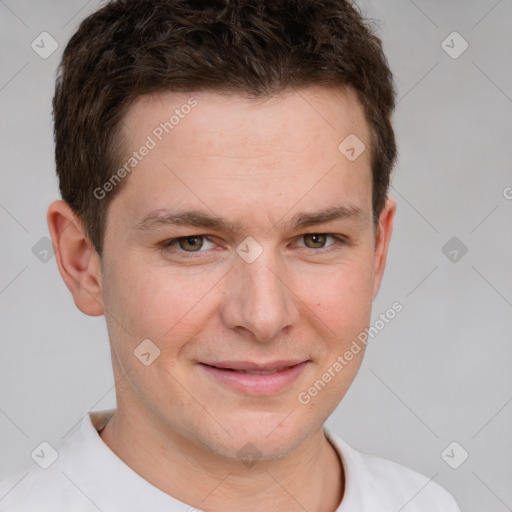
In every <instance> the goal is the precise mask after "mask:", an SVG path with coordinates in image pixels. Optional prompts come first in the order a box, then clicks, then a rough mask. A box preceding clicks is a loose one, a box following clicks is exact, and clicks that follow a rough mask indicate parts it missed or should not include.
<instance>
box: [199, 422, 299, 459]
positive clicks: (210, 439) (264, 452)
mask: <svg viewBox="0 0 512 512" xmlns="http://www.w3.org/2000/svg"><path fill="white" fill-rule="evenodd" d="M292 416H293V414H291V415H290V418H291V417H292ZM285 417H286V414H280V415H277V414H274V415H272V418H273V421H271V422H268V421H262V422H261V423H258V422H257V420H256V418H254V419H253V418H251V421H247V418H246V419H245V421H229V422H228V423H226V424H225V425H224V426H225V428H226V430H228V431H229V434H231V435H229V434H228V433H227V432H225V431H223V430H222V431H221V433H220V435H219V433H218V432H217V433H216V434H215V435H213V436H209V435H206V436H205V437H203V439H202V440H201V444H203V445H204V446H206V447H207V448H208V449H209V450H210V451H212V452H214V453H216V454H218V455H221V456H223V457H227V458H230V459H238V460H241V461H244V460H249V461H250V460H251V459H254V460H260V459H263V460H275V459H280V458H282V457H285V456H287V455H289V454H290V453H292V452H293V451H294V450H296V449H297V448H298V447H299V446H300V445H301V444H302V443H303V442H304V441H305V440H306V438H307V436H308V434H309V431H308V428H307V426H306V428H304V426H302V427H299V425H300V424H301V422H298V421H287V420H285V421H283V419H284V418H285ZM261 419H262V418H261V416H260V420H261ZM270 424H271V426H269V425H270ZM302 425H304V424H302Z"/></svg>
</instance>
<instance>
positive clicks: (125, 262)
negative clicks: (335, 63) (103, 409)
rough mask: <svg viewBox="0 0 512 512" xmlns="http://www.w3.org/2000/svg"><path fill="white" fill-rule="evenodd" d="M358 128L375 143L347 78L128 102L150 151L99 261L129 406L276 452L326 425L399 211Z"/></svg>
mask: <svg viewBox="0 0 512 512" xmlns="http://www.w3.org/2000/svg"><path fill="white" fill-rule="evenodd" d="M191 97H193V100H191V99H190V98H191ZM187 104H188V105H189V106H190V108H188V107H185V105H187ZM175 112H176V116H175V118H174V119H173V120H172V128H169V125H164V126H166V128H167V131H168V132H167V131H166V130H165V129H163V128H162V125H161V123H165V121H169V119H170V116H171V115H172V114H173V113H175ZM178 118H179V121H178ZM349 134H355V135H356V136H357V138H358V139H360V141H362V142H363V143H364V144H365V145H366V147H367V148H369V141H370V132H369V129H368V126H367V123H366V121H365V119H364V114H363V111H362V108H361V107H360V105H359V103H358V101H357V99H356V96H355V95H354V94H353V93H352V92H350V91H345V92H342V91H339V90H338V91H335V90H331V89H325V88H306V89H303V90H301V91H300V92H287V93H286V94H283V95H281V96H279V97H274V98H270V99H269V98H266V99H264V100H247V99H242V98H239V97H232V96H231V97H228V96H223V95H220V94H216V93H198V94H194V95H189V94H184V93H180V94H177V93H172V94H170V93H166V94H159V95H154V96H151V97H144V98H141V99H139V100H138V101H137V102H136V103H135V104H134V105H132V107H131V108H130V110H129V111H128V113H127V115H126V118H125V119H124V123H123V127H122V134H121V135H122V140H123V142H124V146H125V148H126V149H127V161H128V159H129V158H130V157H133V158H135V159H136V160H137V162H136V163H134V161H132V162H131V164H134V165H133V167H132V166H131V164H130V165H129V166H128V167H127V168H129V169H130V173H129V176H127V177H126V178H125V179H126V180H127V181H126V183H124V184H123V185H124V187H123V189H122V190H121V191H120V193H119V194H118V195H116V196H115V198H114V199H113V201H112V203H111V205H110V207H109V212H108V219H107V224H106V231H105V240H104V253H103V256H102V262H101V294H102V302H103V305H104V309H105V316H106V319H107V325H108V330H109V336H110V340H111V346H112V354H113V363H114V371H115V377H116V380H119V379H121V380H120V382H119V383H118V385H117V393H118V409H121V410H124V411H125V412H126V414H132V415H137V417H139V418H144V421H146V422H148V423H149V424H150V425H151V427H152V428H155V429H158V430H159V431H161V432H166V431H167V432H171V431H172V432H174V433H177V434H178V435H180V436H182V438H183V439H185V440H188V441H190V442H192V443H195V445H200V446H203V447H207V448H208V449H209V450H211V451H212V452H214V453H217V454H221V455H223V456H227V457H233V458H234V457H237V453H238V452H239V450H240V449H241V448H242V447H244V446H245V445H246V444H247V443H251V444H252V445H254V446H255V447H256V448H257V449H258V450H259V452H261V454H262V456H263V457H266V458H276V457H281V456H283V455H285V454H287V453H290V452H291V451H293V450H294V449H295V448H297V447H298V446H299V445H300V444H301V443H303V442H304V441H305V440H306V439H307V438H308V436H310V435H311V434H312V433H313V432H315V431H318V430H319V429H320V428H321V426H322V425H323V423H324V421H325V420H326V418H327V417H328V416H329V415H330V414H331V412H332V411H333V410H334V408H335V407H336V405H337V404H338V402H339V401H340V399H341V398H342V397H343V395H344V394H345V392H346V391H347V389H348V387H349V386H350V384H351V382H352V380H353V379H354V377H355V375H356V373H357V370H358V368H359V366H360V364H361V359H362V356H363V353H364V350H360V351H359V352H358V353H357V354H353V358H352V359H351V360H350V361H346V359H345V363H343V364H342V365H341V363H340V362H339V361H340V360H339V356H343V354H344V353H345V352H346V351H347V350H349V349H350V347H351V344H352V342H353V340H355V339H356V338H357V336H358V334H359V333H360V332H362V331H363V330H364V329H365V328H366V327H367V326H368V324H369V321H370V311H371V304H372V300H373V298H374V296H375V294H376V293H377V289H378V286H379V283H380V278H381V275H382V271H383V267H384V262H385V254H386V251H387V244H388V241H389V233H390V231H391V224H392V218H393V213H394V203H391V202H390V201H388V203H387V205H386V208H385V210H384V212H383V214H382V216H381V220H382V223H381V228H380V230H379V229H376V228H375V225H374V223H373V218H372V201H371V196H372V178H371V169H370V154H369V149H366V150H364V151H363V152H362V153H361V154H360V156H359V157H358V158H356V159H355V160H354V159H353V158H351V159H349V158H347V156H346V153H345V154H344V153H343V152H342V151H340V149H339V148H338V146H339V145H340V143H341V142H342V141H343V140H344V139H345V138H346V137H347V136H348V135H349ZM148 137H149V138H148ZM150 139H151V141H152V142H151V141H150ZM144 145H145V146H146V147H149V149H148V151H144V150H140V148H141V147H142V146H144ZM356 150H357V149H356ZM134 151H136V152H137V155H138V156H132V155H133V152H134ZM143 153H144V155H142V154H143ZM349 154H350V156H353V155H352V154H351V153H350V152H349ZM143 340H145V341H143ZM141 342H142V345H141ZM363 348H364V347H363ZM337 361H338V365H336V362H337ZM339 365H341V366H342V368H341V370H340V369H339V368H340V366H339ZM326 372H327V373H330V375H331V378H330V379H327V377H325V374H326ZM123 375H125V377H124V378H122V377H123ZM323 376H324V377H323ZM319 379H320V380H322V383H323V385H318V381H319ZM326 381H327V382H326ZM315 382H316V383H317V386H316V390H317V391H316V393H315V392H314V391H313V392H309V391H308V390H310V389H311V388H312V386H313V387H314V385H315ZM308 398H309V399H308Z"/></svg>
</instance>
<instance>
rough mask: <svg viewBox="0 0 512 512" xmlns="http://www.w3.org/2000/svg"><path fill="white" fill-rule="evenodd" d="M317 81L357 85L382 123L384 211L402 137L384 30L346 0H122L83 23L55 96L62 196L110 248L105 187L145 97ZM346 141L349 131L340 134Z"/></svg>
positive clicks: (368, 111) (376, 143)
mask: <svg viewBox="0 0 512 512" xmlns="http://www.w3.org/2000/svg"><path fill="white" fill-rule="evenodd" d="M311 85H326V86H336V87H337V86H340V87H347V86H348V87H351V88H353V89H354V90H355V91H356V93H357V96H358V98H359V100H360V102H361V104H362V107H363V109H364V112H365V115H366V119H367V122H368V124H369V127H370V130H371V134H372V135H371V136H372V140H371V148H370V150H371V167H372V173H373V187H372V191H373V192H372V207H373V215H374V217H375V219H378V216H379V215H380V212H381V211H382V208H383V207H384V203H385V200H386V196H387V192H388V187H389V181H390V174H391V170H392V168H393V165H394V162H395V159H396V154H397V149H396V143H395V137H394V133H393V128H392V125H391V120H390V118H391V114H392V112H393V109H394V107H395V89H394V84H393V77H392V74H391V71H390V69H389V67H388V63H387V60H386V57H385V55H384V53H383V51H382V45H381V41H380V39H379V38H378V37H377V36H376V35H375V34H374V32H373V31H372V30H371V28H370V26H369V24H368V23H367V21H366V20H364V19H363V17H362V15H361V14H360V12H359V10H358V9H357V8H356V7H355V5H353V4H352V3H351V2H349V1H347V0H118V1H111V2H109V3H107V4H106V5H105V6H104V7H102V8H101V9H100V10H98V11H96V12H95V13H93V14H92V15H90V16H89V17H87V18H86V19H85V20H83V21H82V23H81V24H80V26H79V28H78V30H77V32H76V33H75V34H74V35H73V37H72V38H71V40H70V41H69V43H68V45H67V46H66V48H65V50H64V54H63V57H62V61H61V63H60V65H59V69H58V73H57V81H56V88H55V96H54V98H53V115H54V135H55V145H56V146H55V160H56V167H57V175H58V177H59V184H60V192H61V194H62V198H63V199H64V200H65V201H66V202H67V203H68V204H69V205H70V207H71V208H72V209H73V211H74V212H75V213H76V214H77V216H78V217H79V218H80V219H81V221H82V222H83V224H84V228H85V230H86V232H87V235H88V237H89V239H90V240H91V242H92V244H93V245H94V247H95V249H96V251H97V252H98V254H100V255H101V251H102V243H103V235H104V229H105V224H106V215H107V211H108V205H109V204H110V201H111V200H112V198H113V197H114V196H115V194H118V193H119V191H120V190H121V189H122V186H123V182H121V183H119V185H118V186H116V187H115V188H114V189H113V190H112V191H111V192H110V193H109V194H108V195H107V196H106V197H105V198H103V199H101V200H100V199H98V198H97V197H95V195H94V194H93V190H95V189H96V188H97V187H101V186H102V185H103V184H104V183H105V182H107V181H108V180H109V178H110V177H111V176H112V175H113V173H114V171H115V170H116V169H117V167H118V166H119V165H120V163H121V162H122V161H123V160H122V158H123V155H122V150H121V149H120V147H121V145H120V141H119V140H118V139H119V136H118V135H119V133H118V131H119V128H120V125H121V123H120V121H121V120H122V118H123V116H124V114H125V113H126V111H127V109H128V107H129V106H130V105H131V104H132V102H133V101H134V100H135V99H137V98H138V97H140V96H142V95H144V94H149V93H156V92H163V91H180V92H194V91H214V92H215V91H217V92H223V93H232V94H236V95H240V96H245V97H254V98H256V97H264V96H271V95H273V94H277V93H280V92H283V91H285V90H287V89H293V88H296V87H305V86H311ZM340 142H341V141H340Z"/></svg>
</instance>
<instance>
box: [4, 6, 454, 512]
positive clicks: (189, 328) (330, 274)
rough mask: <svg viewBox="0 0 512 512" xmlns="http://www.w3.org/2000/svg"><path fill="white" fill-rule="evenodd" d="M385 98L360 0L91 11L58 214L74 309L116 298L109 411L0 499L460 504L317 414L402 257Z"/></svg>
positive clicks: (10, 505) (328, 511)
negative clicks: (396, 258)
mask: <svg viewBox="0 0 512 512" xmlns="http://www.w3.org/2000/svg"><path fill="white" fill-rule="evenodd" d="M393 108H394V90H393V84H392V76H391V73H390V71H389V68H388V66H387V62H386V59H385V57H384V55H383V53H382V49H381V44H380V41H379V40H378V38H376V37H375V36H374V35H373V34H372V33H371V32H370V30H369V29H368V27H367V26H366V25H365V23H364V21H363V20H362V18H361V17H360V15H359V13H358V12H357V10H356V9H355V8H354V7H353V6H352V5H351V4H350V3H348V2H346V1H340V0H323V1H320V0H274V1H262V2H249V1H248V0H236V1H232V0H219V1H214V2H212V1H210V2H203V1H199V0H138V1H133V0H132V1H127V0H124V1H117V2H110V3H108V4H107V5H105V6H104V7H103V8H101V9H100V10H99V11H97V12H96V13H94V14H93V15H91V16H90V17H88V18H87V19H86V20H85V21H83V22H82V24H81V25H80V28H79V29H78V31H77V33H76V34H75V35H74V36H73V37H72V39H71V40H70V42H69V44H68V46H67V47H66V49H65V51H64V55H63V59H62V63H61V67H60V70H59V76H58V80H57V87H56V93H55V98H54V119H55V139H56V163H57V173H58V176H59V180H60V190H61V194H62V197H63V200H62V201H55V202H54V203H52V204H51V205H50V207H49V210H48V225H49V229H50V233H51V236H52V240H53V244H54V248H55V254H56V260H57V263H58V267H59V270H60V273H61V275H62V278H63V279H64V281H65V283H66V285H67V286H68V288H69V290H70V291H71V293H72V295H73V299H74V301H75V304H76V306H77V307H78V308H79V309H80V310H81V311H82V312H84V313H85V314H87V315H105V318H106V323H107V328H108V334H109V339H110V344H111V352H112V362H113V369H114V376H115V380H116V397H117V409H116V410H115V411H102V412H93V413H90V414H89V415H87V417H86V418H84V420H83V422H82V425H81V428H80V430H79V431H77V432H75V433H74V434H73V435H72V436H70V437H69V438H68V439H67V440H66V442H65V443H64V444H63V445H62V446H61V447H59V450H58V451H59V457H58V458H57V460H56V461H55V462H53V464H51V465H49V467H47V468H46V469H42V468H40V467H37V466H35V467H34V468H32V469H31V470H30V471H29V472H28V474H27V473H26V472H25V473H24V474H19V475H16V476H14V477H12V478H10V479H9V480H7V481H5V482H4V483H3V484H2V486H1V491H2V492H1V494H0V496H4V495H5V497H4V498H3V500H2V501H0V507H1V508H0V509H1V510H2V511H4V512H17V511H34V512H35V511H43V510H44V511H46V510H48V511H50V510H51V511H52V512H56V511H71V510H72V511H89V510H91V511H92V510H101V511H105V512H107V511H119V512H120V511H123V512H126V511H146V512H160V511H162V512H163V511H182V510H183V511H185V510H189V511H191V510H205V511H211V512H221V511H222V512H231V511H240V510H242V511H256V510H258V511H259V510H284V511H303V510H307V511H312V512H313V511H315V512H332V511H343V512H350V511H354V512H366V511H389V512H398V511H399V510H403V511H409V512H412V511H416V512H419V511H424V512H433V511H442V512H456V511H457V510H458V507H457V505H456V503H455V501H454V500H453V498H452V497H451V496H450V495H449V494H448V493H447V492H446V491H445V490H443V489H442V488H441V487H439V486H438V485H437V484H436V483H435V482H432V481H430V482H429V480H428V479H427V478H426V477H424V476H422V475H420V474H418V473H415V472H414V471H412V470H409V469H406V468H404V467H402V466H400V465H398V464H396V463H393V462H391V461H386V460H383V459H379V458H377V457H373V456H369V455H365V454H362V453H359V452H357V451H356V450H354V449H353V448H351V447H350V446H349V445H347V444H346V443H345V442H344V441H343V440H341V439H340V438H339V437H337V436H336V435H335V434H334V433H331V432H329V431H328V430H327V429H325V428H324V423H325V421H326V419H327V418H328V417H329V415H330V414H331V413H332V412H333V410H334V409H335V408H336V406H337V405H338V403H339V402H340V400H341V399H342V397H343V396H344V394H345V393H346V391H347V389H348V387H349V386H350V384H351V382H352V381H353V379H354V377H355V375H356V373H357V370H358V368H359V366H360V364H361V362H362V357H363V354H364V348H365V343H364V337H361V333H363V332H364V331H365V329H366V328H367V327H368V324H369V321H370V314H371V305H372V301H373V299H374V298H375V296H376V294H377V291H378V289H379V286H380V283H381V279H382V276H383V272H384V267H385V263H386V255H387V251H388V246H389V242H390V237H391V231H392V227H393V219H394V215H395V202H394V200H393V199H392V198H390V197H388V195H387V190H388V185H389V177H390V172H391V169H392V167H393V164H394V161H395V158H396V146H395V139H394V135H393V130H392V127H391V123H390V116H391V113H392V111H393ZM354 343H356V345H354ZM354 347H357V348H354ZM349 353H351V354H352V356H350V357H348V354H349Z"/></svg>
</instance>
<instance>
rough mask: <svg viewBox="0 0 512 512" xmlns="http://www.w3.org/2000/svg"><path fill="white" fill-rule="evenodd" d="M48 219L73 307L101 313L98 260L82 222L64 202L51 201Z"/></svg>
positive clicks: (54, 248)
mask: <svg viewBox="0 0 512 512" xmlns="http://www.w3.org/2000/svg"><path fill="white" fill-rule="evenodd" d="M47 222H48V228H49V230H50V235H51V237H52V243H53V250H54V252H55V259H56V261H57V266H58V267H59V272H60V275H61V276H62V279H63V280H64V282H65V283H66V286H67V287H68V289H69V291H70V292H71V294H72V295H73V300H74V301H75V305H76V307H77V308H78V309H79V310H80V311H82V313H85V314H86V315H91V316H99V315H103V314H104V309H103V300H102V296H101V260H100V257H99V256H98V254H97V252H96V250H95V249H94V246H93V245H92V243H91V242H90V240H89V238H88V237H87V235H86V234H85V230H84V229H83V225H82V223H81V221H80V220H79V219H78V217H77V216H76V215H75V213H74V212H73V210H72V209H71V208H70V207H69V205H68V204H67V203H66V202H65V201H54V202H53V203H51V204H50V206H49V208H48V214H47Z"/></svg>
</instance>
